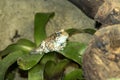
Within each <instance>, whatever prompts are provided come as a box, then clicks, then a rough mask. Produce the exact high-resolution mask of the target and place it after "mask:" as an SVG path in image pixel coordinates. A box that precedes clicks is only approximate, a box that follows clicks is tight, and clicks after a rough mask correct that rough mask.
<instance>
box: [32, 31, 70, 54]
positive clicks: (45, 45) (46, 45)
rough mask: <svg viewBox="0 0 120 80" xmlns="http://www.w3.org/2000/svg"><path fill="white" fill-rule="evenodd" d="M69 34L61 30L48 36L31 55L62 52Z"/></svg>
mask: <svg viewBox="0 0 120 80" xmlns="http://www.w3.org/2000/svg"><path fill="white" fill-rule="evenodd" d="M68 37H69V34H68V33H67V32H66V31H65V30H64V29H61V30H59V31H56V32H55V33H53V34H51V35H50V36H48V37H47V38H46V39H45V40H43V41H42V42H41V44H40V45H39V46H38V47H37V48H35V49H34V50H33V51H32V53H34V54H35V53H48V52H52V51H60V50H63V49H64V47H65V46H66V44H67V40H68Z"/></svg>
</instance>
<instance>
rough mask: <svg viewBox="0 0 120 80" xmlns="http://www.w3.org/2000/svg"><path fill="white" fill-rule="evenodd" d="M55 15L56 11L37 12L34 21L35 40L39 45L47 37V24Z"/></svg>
mask: <svg viewBox="0 0 120 80" xmlns="http://www.w3.org/2000/svg"><path fill="white" fill-rule="evenodd" d="M53 16H54V13H36V15H35V22H34V25H35V27H34V40H35V43H36V44H37V46H38V45H40V43H41V41H43V40H44V39H45V38H46V31H45V26H46V24H47V22H48V21H49V19H50V18H51V17H53Z"/></svg>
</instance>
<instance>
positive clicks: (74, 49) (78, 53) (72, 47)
mask: <svg viewBox="0 0 120 80" xmlns="http://www.w3.org/2000/svg"><path fill="white" fill-rule="evenodd" d="M85 49H86V45H85V44H84V43H79V42H68V43H67V45H66V47H65V48H64V50H62V51H60V52H59V53H61V54H62V55H64V56H65V57H67V58H69V59H72V60H73V61H75V62H77V63H78V64H80V65H81V59H82V55H83V53H84V51H85Z"/></svg>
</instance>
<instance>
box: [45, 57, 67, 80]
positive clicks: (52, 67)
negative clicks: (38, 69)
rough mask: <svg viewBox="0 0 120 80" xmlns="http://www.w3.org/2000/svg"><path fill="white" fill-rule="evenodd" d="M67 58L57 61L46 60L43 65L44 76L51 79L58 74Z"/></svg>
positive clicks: (65, 63) (65, 64) (63, 67)
mask: <svg viewBox="0 0 120 80" xmlns="http://www.w3.org/2000/svg"><path fill="white" fill-rule="evenodd" d="M68 63H69V60H67V59H65V60H62V61H60V62H58V63H55V62H53V61H48V62H47V63H46V65H45V70H44V76H45V78H46V79H47V80H52V78H54V77H55V76H58V75H60V73H61V72H63V70H64V69H65V67H66V66H67V64H68Z"/></svg>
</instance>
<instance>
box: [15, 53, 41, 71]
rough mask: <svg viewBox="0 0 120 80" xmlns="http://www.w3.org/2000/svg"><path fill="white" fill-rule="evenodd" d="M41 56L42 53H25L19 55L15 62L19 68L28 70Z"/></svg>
mask: <svg viewBox="0 0 120 80" xmlns="http://www.w3.org/2000/svg"><path fill="white" fill-rule="evenodd" d="M42 56H43V54H26V55H23V56H21V57H19V59H18V60H17V64H18V65H19V68H21V69H23V70H29V69H31V68H32V67H33V66H35V65H36V64H37V63H38V62H39V61H40V59H41V58H42Z"/></svg>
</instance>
